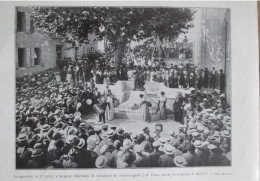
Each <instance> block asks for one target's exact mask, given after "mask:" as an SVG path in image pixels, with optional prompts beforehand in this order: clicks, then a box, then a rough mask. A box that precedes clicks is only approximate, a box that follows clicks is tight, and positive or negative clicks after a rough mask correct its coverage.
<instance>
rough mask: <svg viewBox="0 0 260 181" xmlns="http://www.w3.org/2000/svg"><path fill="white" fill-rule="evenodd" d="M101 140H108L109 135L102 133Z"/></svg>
mask: <svg viewBox="0 0 260 181" xmlns="http://www.w3.org/2000/svg"><path fill="white" fill-rule="evenodd" d="M100 138H101V139H102V140H106V139H108V135H107V133H106V132H102V133H101V134H100Z"/></svg>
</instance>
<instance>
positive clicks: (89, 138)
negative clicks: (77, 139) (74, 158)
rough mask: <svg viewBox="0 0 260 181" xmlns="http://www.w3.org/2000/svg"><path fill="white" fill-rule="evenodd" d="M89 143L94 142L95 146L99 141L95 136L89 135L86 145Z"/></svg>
mask: <svg viewBox="0 0 260 181" xmlns="http://www.w3.org/2000/svg"><path fill="white" fill-rule="evenodd" d="M90 141H94V142H95V144H99V142H100V139H99V137H98V136H97V135H91V136H89V137H88V139H87V143H89V142H90Z"/></svg>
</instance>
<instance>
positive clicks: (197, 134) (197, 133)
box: [191, 131, 200, 137]
mask: <svg viewBox="0 0 260 181" xmlns="http://www.w3.org/2000/svg"><path fill="white" fill-rule="evenodd" d="M191 135H192V136H193V137H197V136H199V135H200V133H199V132H197V131H195V132H193V133H192V134H191Z"/></svg>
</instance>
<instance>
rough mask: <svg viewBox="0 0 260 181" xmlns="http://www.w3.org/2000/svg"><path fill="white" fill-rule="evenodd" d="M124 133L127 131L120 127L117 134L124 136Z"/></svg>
mask: <svg viewBox="0 0 260 181" xmlns="http://www.w3.org/2000/svg"><path fill="white" fill-rule="evenodd" d="M124 132H125V131H124V130H123V129H122V128H121V127H118V128H117V129H116V133H117V134H118V135H123V134H124Z"/></svg>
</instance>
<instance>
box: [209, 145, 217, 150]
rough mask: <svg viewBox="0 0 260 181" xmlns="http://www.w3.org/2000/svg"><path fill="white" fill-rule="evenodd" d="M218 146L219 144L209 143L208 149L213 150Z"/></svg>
mask: <svg viewBox="0 0 260 181" xmlns="http://www.w3.org/2000/svg"><path fill="white" fill-rule="evenodd" d="M216 148H217V146H216V145H214V144H209V145H208V149H209V150H213V149H216Z"/></svg>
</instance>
